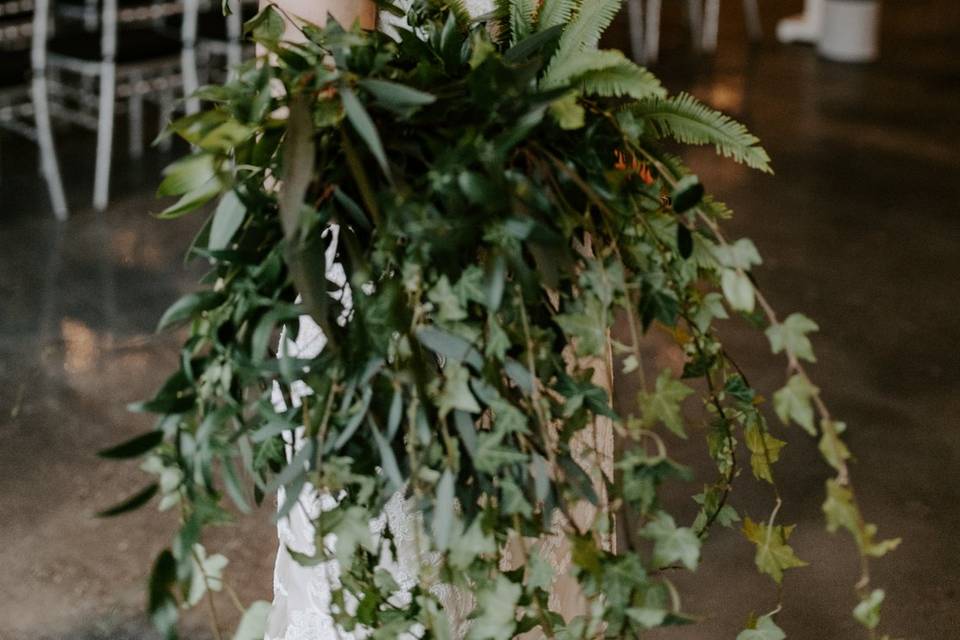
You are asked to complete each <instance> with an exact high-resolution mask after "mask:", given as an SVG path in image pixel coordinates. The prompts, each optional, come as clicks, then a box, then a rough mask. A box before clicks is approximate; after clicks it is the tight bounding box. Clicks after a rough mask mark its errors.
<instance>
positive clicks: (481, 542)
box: [448, 518, 497, 570]
mask: <svg viewBox="0 0 960 640" xmlns="http://www.w3.org/2000/svg"><path fill="white" fill-rule="evenodd" d="M496 550H497V544H496V542H495V541H494V539H493V536H488V535H487V534H485V533H484V532H483V527H482V526H481V524H480V518H476V519H474V521H473V523H471V525H470V526H469V527H467V530H466V531H465V532H464V533H463V535H460V536H454V538H453V539H452V540H451V541H450V553H449V555H448V561H449V563H450V566H451V567H452V568H454V569H461V570H462V569H466V568H467V567H469V566H470V564H471V563H472V562H473V559H474V558H476V557H477V556H479V555H483V554H488V553H494V552H495V551H496Z"/></svg>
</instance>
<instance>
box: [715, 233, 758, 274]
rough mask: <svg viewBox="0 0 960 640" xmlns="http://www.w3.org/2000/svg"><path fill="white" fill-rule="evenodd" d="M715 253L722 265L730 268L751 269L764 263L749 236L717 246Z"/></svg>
mask: <svg viewBox="0 0 960 640" xmlns="http://www.w3.org/2000/svg"><path fill="white" fill-rule="evenodd" d="M713 255H714V257H715V258H716V259H717V262H719V263H720V264H721V266H724V267H727V268H729V269H741V270H743V271H749V270H750V268H751V267H752V266H753V265H757V264H762V263H763V260H762V259H761V258H760V252H759V251H757V247H756V245H754V244H753V241H752V240H750V239H749V238H740V239H739V240H737V241H736V242H734V243H733V244H729V245H718V246H715V247H714V248H713Z"/></svg>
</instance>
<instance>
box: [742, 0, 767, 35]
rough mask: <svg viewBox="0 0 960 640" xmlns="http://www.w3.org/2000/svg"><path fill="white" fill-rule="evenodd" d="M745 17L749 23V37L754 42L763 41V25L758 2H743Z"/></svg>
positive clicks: (748, 0)
mask: <svg viewBox="0 0 960 640" xmlns="http://www.w3.org/2000/svg"><path fill="white" fill-rule="evenodd" d="M743 15H744V18H745V19H746V21H747V35H748V36H749V37H750V40H752V41H753V42H758V41H760V40H762V39H763V25H762V24H761V23H760V7H759V6H758V5H757V0H743Z"/></svg>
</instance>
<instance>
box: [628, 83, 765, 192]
mask: <svg viewBox="0 0 960 640" xmlns="http://www.w3.org/2000/svg"><path fill="white" fill-rule="evenodd" d="M631 111H632V112H633V114H634V115H635V116H636V117H637V118H641V119H643V120H644V121H645V122H646V123H647V124H648V125H649V126H650V128H651V129H652V130H653V131H654V132H656V133H657V134H658V135H660V136H670V137H672V138H673V139H675V140H676V141H677V142H681V143H683V144H697V145H700V144H712V145H714V146H715V147H716V149H717V153H719V154H721V155H723V156H724V157H727V158H732V159H734V160H735V161H737V162H740V163H742V164H746V165H747V166H749V167H753V168H754V169H759V170H760V171H764V172H766V173H773V170H772V169H771V168H770V156H768V155H767V152H766V151H764V149H763V147H761V146H760V145H759V144H758V143H759V142H760V141H759V140H758V139H757V137H756V136H754V135H753V134H751V133H750V132H749V131H747V128H746V127H745V126H743V125H742V124H740V123H739V122H737V121H736V120H734V119H732V118H730V117H728V116H726V115H724V114H722V113H720V112H719V111H714V110H713V109H711V108H710V107H708V106H706V105H704V104H703V103H701V102H699V101H698V100H697V99H696V98H694V97H693V96H691V95H690V94H687V93H681V94H680V95H677V96H675V97H672V98H666V99H663V98H653V99H650V100H644V101H642V102H640V103H639V104H637V105H636V106H634V107H633V108H632V109H631Z"/></svg>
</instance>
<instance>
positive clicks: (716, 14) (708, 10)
mask: <svg viewBox="0 0 960 640" xmlns="http://www.w3.org/2000/svg"><path fill="white" fill-rule="evenodd" d="M719 31H720V0H706V4H705V6H704V9H703V50H704V51H706V52H707V53H713V52H714V51H716V50H717V34H718V32H719Z"/></svg>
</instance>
